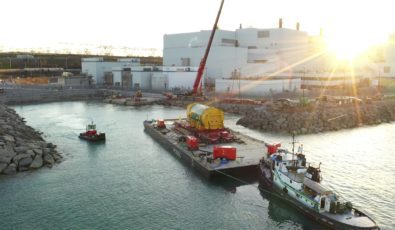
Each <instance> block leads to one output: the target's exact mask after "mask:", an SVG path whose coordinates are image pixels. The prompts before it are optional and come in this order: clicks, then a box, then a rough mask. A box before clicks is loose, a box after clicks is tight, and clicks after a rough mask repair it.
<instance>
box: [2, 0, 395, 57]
mask: <svg viewBox="0 0 395 230" xmlns="http://www.w3.org/2000/svg"><path fill="white" fill-rule="evenodd" d="M219 5H220V0H166V1H163V0H111V1H110V0H96V1H88V0H68V1H64V0H62V1H60V0H13V1H4V2H3V3H2V7H1V13H0V22H1V27H0V28H1V33H0V51H3V52H4V51H13V50H14V51H15V50H24V51H26V50H28V51H30V50H31V49H41V50H43V51H58V52H75V51H78V52H89V50H94V49H96V51H92V52H104V51H105V50H106V49H109V48H108V47H110V46H111V47H112V48H113V49H114V52H120V51H123V52H124V53H125V52H126V53H130V54H133V53H134V54H137V55H138V54H140V55H141V54H142V55H161V54H162V48H163V35H164V34H172V33H183V32H193V31H199V30H207V29H211V28H212V25H213V22H214V19H215V16H216V13H217V11H218V8H219ZM394 6H395V2H393V1H392V0H374V1H373V0H359V1H354V0H298V1H295V0H271V1H270V0H267V1H265V0H225V3H224V7H223V11H222V15H221V18H220V21H219V28H221V29H227V30H235V29H237V28H238V27H239V25H240V24H242V26H243V27H256V28H275V27H277V23H278V19H279V18H280V17H281V18H283V22H284V23H283V25H284V27H286V28H295V25H296V22H300V24H301V30H303V31H306V32H308V33H309V34H310V35H317V34H319V31H320V28H323V31H324V35H325V36H326V37H327V38H328V42H331V43H332V45H333V46H334V47H335V48H337V49H343V48H344V47H343V46H345V47H349V46H350V45H352V46H358V47H356V48H355V49H360V48H361V47H362V46H368V45H372V44H377V43H383V42H385V41H386V39H387V37H388V35H389V34H391V33H394V32H395V17H393V16H392V15H393V9H394ZM339 44H341V45H339ZM115 50H118V51H115Z"/></svg>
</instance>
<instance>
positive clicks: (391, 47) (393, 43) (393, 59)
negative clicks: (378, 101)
mask: <svg viewBox="0 0 395 230" xmlns="http://www.w3.org/2000/svg"><path fill="white" fill-rule="evenodd" d="M388 40H389V41H388V42H387V45H386V46H385V49H384V59H385V63H384V64H382V65H381V66H380V67H381V68H380V70H379V71H380V74H382V76H386V77H395V34H392V35H391V36H390V37H389V39H388Z"/></svg>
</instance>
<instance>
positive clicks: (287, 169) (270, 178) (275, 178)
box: [259, 137, 380, 229]
mask: <svg viewBox="0 0 395 230" xmlns="http://www.w3.org/2000/svg"><path fill="white" fill-rule="evenodd" d="M295 143H296V142H295V137H293V142H292V144H293V147H292V152H289V151H288V150H285V149H280V148H279V147H280V145H279V144H277V145H267V149H268V152H267V157H266V158H262V159H261V160H260V163H259V166H260V167H259V169H260V170H259V172H260V182H261V186H263V187H264V188H267V189H270V190H272V191H273V192H274V194H276V195H278V197H280V198H281V199H283V200H285V201H287V202H288V203H290V204H291V205H293V206H294V207H296V208H297V209H298V210H299V211H301V212H302V213H304V214H305V215H307V216H308V217H310V218H312V219H313V220H316V221H318V222H320V223H321V224H323V225H325V226H327V227H330V228H334V229H380V228H379V227H378V225H377V224H376V222H375V221H374V220H373V219H372V218H370V217H369V216H367V215H366V214H365V213H363V212H362V211H360V210H358V209H356V208H355V207H353V205H352V203H351V202H345V201H342V200H341V199H340V197H339V196H338V195H337V194H335V193H334V192H332V191H330V190H329V189H327V188H325V187H324V186H323V185H322V184H321V181H322V176H321V170H320V165H321V163H320V164H319V166H318V167H313V166H311V164H310V163H307V162H306V158H305V155H304V154H303V149H302V148H303V146H301V147H299V150H298V152H297V153H296V154H295V153H294V148H295Z"/></svg>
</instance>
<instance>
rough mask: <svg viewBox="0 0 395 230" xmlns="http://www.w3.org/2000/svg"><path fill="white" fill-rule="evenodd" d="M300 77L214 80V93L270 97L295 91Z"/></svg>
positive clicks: (299, 83)
mask: <svg viewBox="0 0 395 230" xmlns="http://www.w3.org/2000/svg"><path fill="white" fill-rule="evenodd" d="M300 86H301V79H300V77H287V76H277V77H270V78H256V79H252V78H250V79H216V80H215V92H216V93H221V94H229V95H237V96H250V97H259V96H270V95H272V94H277V93H282V92H291V91H297V90H299V89H300Z"/></svg>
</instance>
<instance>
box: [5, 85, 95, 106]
mask: <svg viewBox="0 0 395 230" xmlns="http://www.w3.org/2000/svg"><path fill="white" fill-rule="evenodd" d="M100 99H103V90H100V89H52V88H11V89H4V91H3V93H2V94H1V95H0V101H1V102H3V103H5V104H8V105H14V104H29V103H45V102H55V101H72V100H100Z"/></svg>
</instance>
